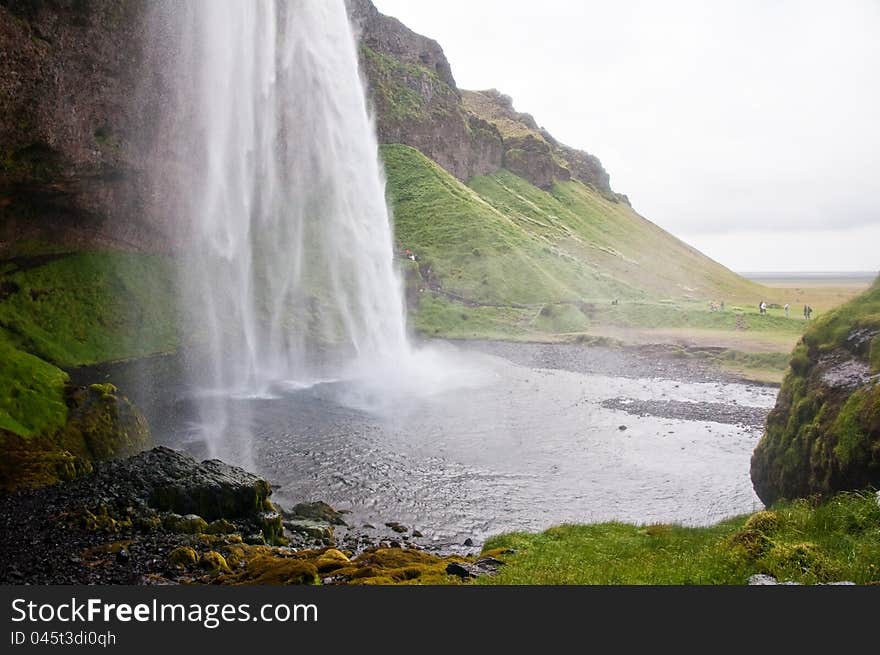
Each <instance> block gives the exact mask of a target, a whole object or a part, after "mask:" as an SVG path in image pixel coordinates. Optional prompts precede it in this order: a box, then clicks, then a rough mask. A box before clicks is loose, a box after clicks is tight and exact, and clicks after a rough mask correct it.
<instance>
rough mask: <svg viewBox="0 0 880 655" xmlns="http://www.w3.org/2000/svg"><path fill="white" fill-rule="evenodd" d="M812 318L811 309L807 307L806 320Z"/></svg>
mask: <svg viewBox="0 0 880 655" xmlns="http://www.w3.org/2000/svg"><path fill="white" fill-rule="evenodd" d="M812 317H813V308H812V307H810V306H809V305H807V320H808V321H809V320H810V319H811V318H812Z"/></svg>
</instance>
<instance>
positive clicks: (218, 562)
mask: <svg viewBox="0 0 880 655" xmlns="http://www.w3.org/2000/svg"><path fill="white" fill-rule="evenodd" d="M199 566H200V567H201V568H203V569H205V570H206V571H208V572H210V573H213V574H214V575H217V574H219V573H231V570H230V568H229V564H227V563H226V558H225V557H223V555H221V554H220V553H218V552H217V551H216V550H209V551H208V552H206V553H202V556H201V557H200V558H199Z"/></svg>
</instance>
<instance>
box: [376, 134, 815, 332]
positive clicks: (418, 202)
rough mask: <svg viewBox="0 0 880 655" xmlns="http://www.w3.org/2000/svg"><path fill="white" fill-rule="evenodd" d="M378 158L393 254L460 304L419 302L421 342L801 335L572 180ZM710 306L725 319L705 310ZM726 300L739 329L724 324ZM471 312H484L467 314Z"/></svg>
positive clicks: (397, 152)
mask: <svg viewBox="0 0 880 655" xmlns="http://www.w3.org/2000/svg"><path fill="white" fill-rule="evenodd" d="M382 156H383V159H384V162H385V170H386V176H387V180H388V184H387V193H388V199H389V204H390V205H391V207H392V209H393V213H394V223H395V237H396V240H397V246H398V248H399V249H401V250H402V249H405V248H408V249H410V250H412V251H413V252H414V253H416V255H417V256H418V257H419V261H420V264H421V265H422V267H423V268H425V269H427V268H430V270H431V275H432V278H433V280H439V283H440V285H441V286H442V289H443V290H444V291H445V292H448V293H449V294H451V296H452V297H459V298H461V299H464V300H463V302H462V303H461V304H460V309H459V308H455V307H450V306H449V303H442V304H438V303H437V302H434V301H431V302H420V303H419V306H418V309H417V312H416V316H415V317H414V319H413V325H414V326H415V327H416V328H417V329H418V330H420V331H422V332H423V333H425V334H428V335H439V336H460V335H462V334H466V335H469V336H484V337H490V336H498V335H501V338H504V336H505V335H508V334H509V335H512V336H515V337H522V336H523V335H527V334H529V333H532V334H534V335H543V334H549V333H552V332H557V333H560V334H566V333H574V332H578V331H583V330H585V329H586V328H587V327H589V326H590V325H610V326H618V327H651V328H653V327H688V328H698V329H715V330H743V329H747V330H755V331H762V332H767V333H770V332H774V331H775V332H778V333H785V334H799V333H800V330H801V329H802V327H803V325H802V322H798V321H797V320H795V319H786V318H785V317H783V316H781V310H780V312H779V313H780V315H779V316H777V315H773V314H771V315H768V316H761V317H760V320H758V318H759V317H758V316H757V311H756V310H754V311H753V310H751V305H752V304H754V305H755V307H756V306H757V303H758V302H759V301H760V300H761V299H762V298H763V299H765V300H768V301H771V300H772V299H773V296H772V292H771V290H769V289H766V288H764V287H761V286H759V285H757V284H754V283H752V282H749V281H748V280H745V279H743V278H741V277H739V276H737V275H735V274H734V273H732V272H731V271H729V270H728V269H726V268H724V267H723V266H721V265H719V264H717V263H716V262H714V261H712V260H710V259H708V258H706V257H705V256H703V255H702V254H700V253H699V252H697V251H696V250H694V249H693V248H691V247H689V246H687V245H686V244H684V243H682V242H681V241H679V240H678V239H676V238H674V237H673V236H671V235H670V234H668V233H667V232H664V231H663V230H661V229H660V228H658V227H657V226H656V225H654V224H653V223H651V222H650V221H647V220H645V219H644V218H642V217H641V216H639V215H638V214H637V213H635V212H634V211H633V210H632V209H631V208H630V207H629V206H627V205H625V204H623V203H616V202H612V201H611V200H609V199H607V198H605V197H604V196H602V195H601V194H599V193H598V192H596V191H595V190H593V189H591V188H589V187H587V186H585V185H583V184H581V183H580V182H577V181H569V182H563V183H557V184H555V185H554V186H553V188H552V189H551V190H550V191H543V190H541V189H539V188H537V187H535V186H533V185H532V184H530V183H528V182H526V181H525V180H523V179H522V178H520V177H518V176H516V175H514V174H513V173H510V172H509V171H506V170H501V171H498V172H497V173H494V174H492V175H487V176H481V177H477V178H474V179H472V180H471V181H470V182H469V185H467V186H466V185H464V184H462V183H460V182H459V181H458V180H456V179H455V178H453V177H452V176H451V175H449V174H448V173H447V172H446V171H444V170H443V169H442V168H441V167H439V166H438V165H437V164H436V163H434V162H433V161H431V160H430V159H428V158H427V157H425V156H424V155H422V154H421V153H420V152H418V151H417V150H415V149H413V148H410V147H408V146H403V145H386V146H382ZM612 299H617V300H619V304H617V305H612V304H611V300H612ZM710 300H714V301H716V302H720V301H722V300H723V301H725V302H726V303H727V305H728V309H729V311H726V312H710V311H709V309H708V303H709V301H710ZM738 302H742V303H743V310H742V311H741V312H740V313H744V314H745V318H744V319H742V320H743V321H745V327H743V325H742V324H740V325H737V323H736V318H735V316H734V309H733V308H734V307H735V306H736V305H735V304H734V303H738ZM475 304H476V305H488V306H493V308H492V309H488V308H483V309H481V311H479V312H477V311H474V308H473V307H468V306H467V305H475ZM502 306H503V307H506V308H507V311H502V309H501V307H502ZM542 308H545V311H544V313H538V312H540V311H541V310H542ZM441 310H442V311H441ZM752 313H754V314H755V315H754V316H751V314H752ZM420 314H421V315H420ZM535 314H537V316H536V317H535ZM456 317H457V318H456ZM507 320H509V321H511V322H510V324H509V325H507V326H506V327H505V326H503V325H502V323H503V322H504V321H507ZM467 321H470V322H469V323H466V322H467ZM481 328H485V329H486V332H485V333H483V334H480V333H479V330H480V329H481Z"/></svg>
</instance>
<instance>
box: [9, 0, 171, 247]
mask: <svg viewBox="0 0 880 655" xmlns="http://www.w3.org/2000/svg"><path fill="white" fill-rule="evenodd" d="M143 10H144V3H143V0H119V1H117V2H99V1H97V0H91V1H89V0H0V51H2V52H3V53H4V56H3V57H0V115H2V116H3V120H2V121H0V254H3V253H4V252H6V251H9V250H10V249H11V248H14V247H17V245H18V246H20V244H22V243H26V242H30V241H39V242H53V243H59V242H61V243H64V244H65V245H68V246H73V247H94V246H106V247H113V248H118V249H156V248H162V247H164V245H166V244H165V238H164V236H163V234H162V233H161V231H160V230H158V229H157V228H156V227H153V226H151V224H150V222H149V221H148V220H146V218H145V213H146V212H145V205H146V204H148V202H149V194H148V190H147V189H146V187H145V182H144V176H143V174H142V170H143V167H144V159H145V156H146V154H145V153H147V152H148V151H149V147H148V144H149V143H150V142H151V140H152V137H153V135H152V134H151V127H154V126H153V125H152V124H151V121H150V120H149V117H150V116H156V115H157V114H158V111H157V107H149V106H145V104H146V103H138V102H135V101H134V99H135V98H136V97H140V96H143V97H148V96H147V95H146V94H141V93H140V91H139V90H140V89H143V88H144V85H145V84H148V83H149V82H150V80H151V75H152V73H150V72H149V71H147V70H145V69H144V66H143V65H142V64H143V55H142V34H143V30H142V20H141V17H142V14H143Z"/></svg>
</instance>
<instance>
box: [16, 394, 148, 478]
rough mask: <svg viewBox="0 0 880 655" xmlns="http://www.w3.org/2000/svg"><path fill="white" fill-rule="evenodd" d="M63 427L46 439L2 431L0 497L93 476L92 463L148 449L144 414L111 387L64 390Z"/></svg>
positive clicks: (49, 434) (19, 431)
mask: <svg viewBox="0 0 880 655" xmlns="http://www.w3.org/2000/svg"><path fill="white" fill-rule="evenodd" d="M63 398H64V401H65V404H66V412H65V422H64V424H63V425H62V426H61V427H60V428H56V429H54V430H51V431H50V432H48V433H44V434H40V433H37V434H27V433H24V434H23V433H22V431H21V430H18V431H13V430H10V429H5V428H3V427H2V426H0V448H2V450H3V457H2V458H0V491H7V492H8V491H15V490H17V489H33V488H38V487H44V486H47V485H51V484H56V483H58V482H64V481H70V480H72V479H74V478H76V477H79V476H81V475H85V474H88V473H91V472H92V470H93V463H94V462H99V461H104V460H108V459H115V458H122V457H128V456H129V455H132V454H134V453H137V452H139V451H140V450H143V449H144V448H147V447H149V446H150V445H151V437H150V431H149V428H148V426H147V422H146V419H145V418H144V416H143V414H141V412H140V411H139V410H138V409H137V407H135V406H134V405H133V404H132V403H131V402H130V401H129V400H128V398H126V397H125V396H123V395H121V394H119V393H118V391H117V390H116V388H115V387H114V386H113V385H93V386H92V387H74V386H67V387H66V388H65V389H64V391H63Z"/></svg>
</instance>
